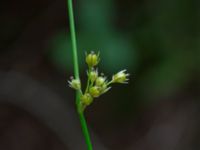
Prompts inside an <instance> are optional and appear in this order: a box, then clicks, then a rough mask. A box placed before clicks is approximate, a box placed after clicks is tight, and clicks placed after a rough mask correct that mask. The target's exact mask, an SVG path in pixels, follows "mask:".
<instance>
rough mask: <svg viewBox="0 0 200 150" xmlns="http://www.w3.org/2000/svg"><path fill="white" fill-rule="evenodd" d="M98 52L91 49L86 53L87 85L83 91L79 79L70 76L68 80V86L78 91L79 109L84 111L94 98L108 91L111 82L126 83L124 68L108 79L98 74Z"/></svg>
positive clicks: (126, 75)
mask: <svg viewBox="0 0 200 150" xmlns="http://www.w3.org/2000/svg"><path fill="white" fill-rule="evenodd" d="M99 56H100V53H98V54H96V53H94V52H93V51H91V52H90V53H89V54H87V53H86V59H85V61H86V63H87V65H88V70H87V76H88V80H87V86H86V88H85V91H84V92H83V91H82V85H81V81H80V79H74V78H73V77H71V79H70V81H68V83H69V86H70V87H71V88H73V89H75V90H77V91H79V92H80V94H81V96H80V104H79V108H80V109H81V110H80V111H84V110H85V108H86V107H87V106H89V105H90V104H91V103H92V102H93V100H94V98H97V97H99V96H101V95H102V94H104V93H106V92H108V91H109V90H110V89H111V84H113V83H122V84H127V83H128V80H129V79H128V76H129V74H128V73H126V70H122V71H120V72H118V73H116V74H114V75H113V76H112V79H111V80H110V81H109V80H108V79H107V78H106V77H105V75H104V74H99V73H98V69H97V65H98V64H99V62H100V57H99Z"/></svg>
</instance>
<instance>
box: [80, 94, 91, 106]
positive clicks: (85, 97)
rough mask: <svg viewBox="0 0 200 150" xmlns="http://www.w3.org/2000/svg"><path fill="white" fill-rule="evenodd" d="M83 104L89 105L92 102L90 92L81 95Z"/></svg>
mask: <svg viewBox="0 0 200 150" xmlns="http://www.w3.org/2000/svg"><path fill="white" fill-rule="evenodd" d="M80 99H81V102H82V104H84V105H86V106H88V105H90V104H91V103H92V101H93V98H92V96H91V95H90V94H89V93H86V94H84V95H82V96H81V97H80Z"/></svg>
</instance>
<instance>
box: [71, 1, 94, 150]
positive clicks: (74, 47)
mask: <svg viewBox="0 0 200 150" xmlns="http://www.w3.org/2000/svg"><path fill="white" fill-rule="evenodd" d="M68 11H69V22H70V31H71V39H72V51H73V61H74V76H75V78H76V79H79V66H78V55H77V44H76V32H75V24H74V14H73V4H72V0H68ZM80 95H81V93H80V92H79V91H77V92H76V107H77V110H78V114H79V119H80V123H81V127H82V131H83V134H84V138H85V142H86V144H87V149H88V150H92V143H91V140H90V135H89V131H88V128H87V123H86V120H85V117H84V114H83V111H79V110H80V107H81V105H80Z"/></svg>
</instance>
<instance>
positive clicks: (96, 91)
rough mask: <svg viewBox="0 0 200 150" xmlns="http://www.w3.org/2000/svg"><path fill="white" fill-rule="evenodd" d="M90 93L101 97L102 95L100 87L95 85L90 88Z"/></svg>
mask: <svg viewBox="0 0 200 150" xmlns="http://www.w3.org/2000/svg"><path fill="white" fill-rule="evenodd" d="M89 92H90V94H91V95H92V97H99V96H100V95H101V91H100V88H99V87H97V86H93V87H91V88H90V89H89Z"/></svg>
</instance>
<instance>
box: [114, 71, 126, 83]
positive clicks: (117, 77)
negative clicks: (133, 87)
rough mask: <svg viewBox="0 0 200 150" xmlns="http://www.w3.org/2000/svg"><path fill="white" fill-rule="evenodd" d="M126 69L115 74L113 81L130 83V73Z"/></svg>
mask: <svg viewBox="0 0 200 150" xmlns="http://www.w3.org/2000/svg"><path fill="white" fill-rule="evenodd" d="M125 72H126V70H122V71H120V72H118V73H117V74H115V75H113V77H112V83H128V82H127V81H128V76H129V74H128V73H125Z"/></svg>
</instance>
